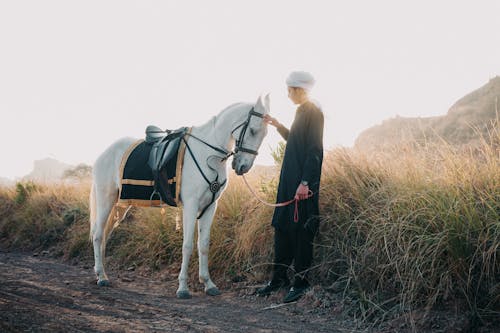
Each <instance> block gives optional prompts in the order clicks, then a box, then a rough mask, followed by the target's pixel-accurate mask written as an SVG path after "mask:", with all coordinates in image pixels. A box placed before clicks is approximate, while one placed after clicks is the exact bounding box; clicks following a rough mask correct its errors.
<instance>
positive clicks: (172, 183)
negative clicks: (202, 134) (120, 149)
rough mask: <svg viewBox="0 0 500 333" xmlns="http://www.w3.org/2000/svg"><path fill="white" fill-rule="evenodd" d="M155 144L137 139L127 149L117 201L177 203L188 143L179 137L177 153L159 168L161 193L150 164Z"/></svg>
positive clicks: (145, 204)
mask: <svg viewBox="0 0 500 333" xmlns="http://www.w3.org/2000/svg"><path fill="white" fill-rule="evenodd" d="M152 148H153V145H152V144H150V143H147V142H145V141H144V140H138V141H136V142H135V143H134V144H132V145H131V146H130V147H129V149H128V150H127V151H126V152H125V155H124V156H123V158H122V162H121V165H120V179H121V184H120V195H119V199H118V204H119V205H121V206H130V205H132V206H141V207H159V206H162V205H163V204H167V205H169V206H174V207H175V206H178V205H179V204H180V199H179V193H180V186H181V174H182V165H183V161H184V152H185V148H186V147H185V145H184V142H182V140H180V143H179V147H178V149H177V154H174V155H175V156H174V157H173V158H172V159H171V160H169V161H168V162H167V164H166V165H165V167H163V168H162V169H161V170H160V178H161V181H162V182H164V183H163V184H162V185H163V186H157V188H158V189H160V191H161V193H160V192H158V191H156V192H155V181H154V177H153V171H152V169H151V167H150V166H149V165H148V160H149V156H150V153H151V149H152Z"/></svg>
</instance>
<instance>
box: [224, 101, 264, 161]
mask: <svg viewBox="0 0 500 333" xmlns="http://www.w3.org/2000/svg"><path fill="white" fill-rule="evenodd" d="M252 116H255V117H259V118H264V115H263V114H262V113H258V112H255V110H254V108H253V107H252V109H251V110H250V111H249V112H248V117H247V120H245V121H244V122H243V123H241V124H240V125H238V126H236V128H235V129H233V130H232V131H231V134H233V133H234V132H235V131H237V130H238V129H239V128H240V127H242V126H243V128H242V129H241V132H240V136H239V137H238V140H236V145H235V147H234V153H233V154H236V153H237V152H239V151H242V152H244V153H249V154H252V155H257V154H259V152H258V151H256V150H252V149H248V148H245V147H243V140H244V139H245V133H246V132H247V129H248V125H249V124H250V120H251V119H252Z"/></svg>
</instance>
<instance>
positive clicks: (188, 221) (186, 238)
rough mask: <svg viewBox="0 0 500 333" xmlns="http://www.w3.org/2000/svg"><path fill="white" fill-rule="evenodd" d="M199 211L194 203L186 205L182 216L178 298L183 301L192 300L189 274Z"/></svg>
mask: <svg viewBox="0 0 500 333" xmlns="http://www.w3.org/2000/svg"><path fill="white" fill-rule="evenodd" d="M197 210H198V209H197V206H196V205H195V204H194V203H189V202H186V203H184V208H183V214H182V229H183V240H182V265H181V271H180V273H179V289H177V298H181V299H187V298H191V294H190V293H189V287H188V272H189V259H190V258H191V253H192V252H193V237H194V226H195V223H196V214H197Z"/></svg>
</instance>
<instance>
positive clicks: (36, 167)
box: [23, 157, 73, 183]
mask: <svg viewBox="0 0 500 333" xmlns="http://www.w3.org/2000/svg"><path fill="white" fill-rule="evenodd" d="M71 168H73V166H72V165H69V164H66V163H63V162H60V161H58V160H56V159H54V158H50V157H49V158H44V159H41V160H36V161H34V162H33V171H31V172H30V173H29V174H28V175H26V176H24V177H23V180H32V181H36V182H44V183H50V182H54V181H59V180H61V179H62V176H63V174H64V172H65V171H66V170H69V169H71Z"/></svg>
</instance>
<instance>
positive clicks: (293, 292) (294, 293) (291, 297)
mask: <svg viewBox="0 0 500 333" xmlns="http://www.w3.org/2000/svg"><path fill="white" fill-rule="evenodd" d="M308 289H309V287H302V288H301V287H292V288H290V291H289V292H288V294H286V296H285V298H283V303H290V302H294V301H296V300H298V299H299V298H301V297H302V296H304V294H305V293H306V292H307V290H308Z"/></svg>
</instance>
